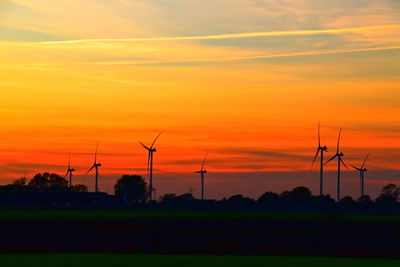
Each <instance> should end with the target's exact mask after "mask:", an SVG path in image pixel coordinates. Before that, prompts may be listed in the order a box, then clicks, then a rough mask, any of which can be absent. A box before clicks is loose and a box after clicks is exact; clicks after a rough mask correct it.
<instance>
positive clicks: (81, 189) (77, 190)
mask: <svg viewBox="0 0 400 267" xmlns="http://www.w3.org/2000/svg"><path fill="white" fill-rule="evenodd" d="M71 189H72V192H75V193H86V192H87V191H88V187H87V186H86V185H83V184H75V185H73V186H72V188H71Z"/></svg>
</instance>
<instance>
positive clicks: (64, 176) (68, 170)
mask: <svg viewBox="0 0 400 267" xmlns="http://www.w3.org/2000/svg"><path fill="white" fill-rule="evenodd" d="M68 173H69V169H68V171H67V173H66V174H65V176H64V177H67V176H68Z"/></svg>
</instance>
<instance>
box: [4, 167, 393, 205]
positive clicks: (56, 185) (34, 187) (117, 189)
mask: <svg viewBox="0 0 400 267" xmlns="http://www.w3.org/2000/svg"><path fill="white" fill-rule="evenodd" d="M149 192H150V190H149V186H148V185H147V183H146V181H145V180H144V179H143V177H141V176H139V175H123V176H121V177H120V178H119V179H118V180H117V182H116V184H115V185H114V196H113V197H114V200H115V201H114V202H113V203H114V204H116V203H117V204H119V205H125V206H129V205H131V206H136V207H141V206H142V207H149V206H151V207H155V208H162V209H196V208H201V209H217V210H220V209H223V210H271V211H286V210H298V211H303V210H310V211H318V210H336V209H340V210H349V211H351V210H360V209H363V210H386V211H399V212H400V204H398V201H399V199H400V187H398V186H396V185H395V184H388V185H386V186H384V187H383V188H382V190H381V192H380V194H379V196H378V197H377V198H376V199H375V200H372V199H371V198H370V197H369V196H368V195H365V196H363V197H360V198H358V199H353V198H351V197H350V196H346V197H343V198H342V199H341V200H340V201H338V202H336V201H335V200H334V199H333V198H331V197H330V196H329V195H323V196H314V195H312V193H311V191H310V190H309V189H308V188H307V187H304V186H299V187H296V188H294V189H292V190H287V191H283V192H281V193H280V194H278V193H274V192H271V191H268V192H265V193H264V194H262V195H261V196H260V197H259V198H258V199H252V198H249V197H246V196H243V195H233V196H231V197H228V198H224V199H222V200H205V201H201V200H198V199H195V198H194V196H193V195H192V194H191V193H186V194H181V195H177V194H165V195H163V196H161V197H160V198H159V199H158V200H157V201H152V202H151V203H149V201H148V200H149V198H150V196H149ZM24 194H36V196H37V195H40V194H42V195H46V196H48V197H49V198H51V197H54V196H55V195H60V194H61V195H62V194H70V195H73V194H80V195H79V196H84V195H85V194H89V193H88V188H87V186H85V185H82V184H76V185H72V186H70V185H69V184H68V181H67V180H66V179H65V178H64V177H62V176H60V175H58V174H54V173H38V174H36V175H35V176H34V177H33V178H32V179H31V180H29V181H28V180H27V179H26V178H19V179H17V180H15V181H13V182H12V183H11V184H8V185H3V186H0V204H1V201H2V200H10V199H11V200H12V199H18V198H19V197H21V196H23V195H24ZM90 194H93V193H90ZM103 194H104V193H103ZM49 201H51V199H49Z"/></svg>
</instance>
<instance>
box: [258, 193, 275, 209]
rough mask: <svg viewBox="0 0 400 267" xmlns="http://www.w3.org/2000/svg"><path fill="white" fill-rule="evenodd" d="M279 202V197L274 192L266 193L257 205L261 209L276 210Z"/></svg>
mask: <svg viewBox="0 0 400 267" xmlns="http://www.w3.org/2000/svg"><path fill="white" fill-rule="evenodd" d="M278 202H279V196H278V194H276V193H274V192H265V193H264V194H262V195H261V196H260V197H259V198H258V200H257V203H258V205H259V206H260V207H261V208H276V205H277V204H278Z"/></svg>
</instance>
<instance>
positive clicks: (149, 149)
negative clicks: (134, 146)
mask: <svg viewBox="0 0 400 267" xmlns="http://www.w3.org/2000/svg"><path fill="white" fill-rule="evenodd" d="M139 143H140V144H141V145H142V146H143V147H144V148H145V149H147V150H150V148H148V147H147V146H145V145H144V144H143V143H142V142H139Z"/></svg>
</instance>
